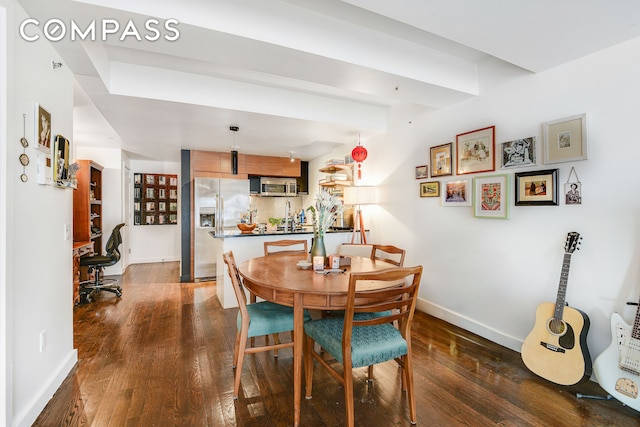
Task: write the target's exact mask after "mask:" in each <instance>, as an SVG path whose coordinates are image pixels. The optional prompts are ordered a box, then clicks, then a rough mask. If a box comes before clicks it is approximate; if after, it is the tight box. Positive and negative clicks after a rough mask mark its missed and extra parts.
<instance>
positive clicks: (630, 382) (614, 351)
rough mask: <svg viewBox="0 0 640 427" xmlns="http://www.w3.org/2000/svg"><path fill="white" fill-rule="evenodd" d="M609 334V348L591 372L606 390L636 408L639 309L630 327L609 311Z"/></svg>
mask: <svg viewBox="0 0 640 427" xmlns="http://www.w3.org/2000/svg"><path fill="white" fill-rule="evenodd" d="M639 307H640V306H639ZM611 337H612V340H611V344H609V347H607V348H606V349H605V350H604V351H603V352H602V353H600V355H599V356H598V357H597V358H596V360H595V362H594V364H593V372H594V374H595V376H596V379H597V380H598V384H600V386H601V387H602V388H603V389H604V390H605V391H606V392H607V393H609V394H610V395H611V396H613V397H615V398H616V399H618V400H619V401H620V402H622V403H624V404H625V405H627V406H630V407H631V408H633V409H635V410H636V411H640V398H639V397H638V387H640V308H639V309H638V312H637V313H636V321H635V322H634V325H633V328H632V327H631V326H630V325H628V324H627V323H626V322H625V321H624V319H622V317H621V316H620V315H619V314H618V313H613V315H612V316H611Z"/></svg>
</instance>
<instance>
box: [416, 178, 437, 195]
mask: <svg viewBox="0 0 640 427" xmlns="http://www.w3.org/2000/svg"><path fill="white" fill-rule="evenodd" d="M420 197H440V181H428V182H421V183H420Z"/></svg>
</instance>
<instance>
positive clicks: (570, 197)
mask: <svg viewBox="0 0 640 427" xmlns="http://www.w3.org/2000/svg"><path fill="white" fill-rule="evenodd" d="M564 202H565V204H567V205H581V204H582V183H580V182H567V183H565V184H564Z"/></svg>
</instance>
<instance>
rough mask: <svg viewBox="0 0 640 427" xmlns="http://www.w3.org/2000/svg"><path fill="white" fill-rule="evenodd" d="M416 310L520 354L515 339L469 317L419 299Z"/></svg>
mask: <svg viewBox="0 0 640 427" xmlns="http://www.w3.org/2000/svg"><path fill="white" fill-rule="evenodd" d="M416 310H420V311H422V312H425V313H427V314H430V315H432V316H434V317H437V318H438V319H441V320H444V321H445V322H449V323H451V324H452V325H455V326H458V327H460V328H462V329H464V330H467V331H469V332H473V333H474V334H477V335H480V336H481V337H483V338H486V339H488V340H490V341H493V342H495V343H498V344H500V345H502V346H504V347H507V348H509V349H511V350H513V351H517V352H518V353H520V349H521V348H522V341H521V340H519V339H517V338H515V337H512V336H509V335H506V334H504V333H503V332H500V331H497V330H495V329H493V328H490V327H488V326H487V325H484V324H481V323H478V322H476V321H474V320H473V319H471V318H469V317H466V316H463V315H461V314H459V313H456V312H453V311H451V310H448V309H446V308H444V307H442V306H439V305H436V304H433V303H432V302H429V301H426V300H423V299H421V298H418V301H417V302H416Z"/></svg>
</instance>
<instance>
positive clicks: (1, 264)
mask: <svg viewBox="0 0 640 427" xmlns="http://www.w3.org/2000/svg"><path fill="white" fill-rule="evenodd" d="M0 28H2V29H4V30H5V31H8V29H7V9H6V8H5V7H0ZM8 89H9V86H8V83H7V34H6V33H5V32H1V31H0V129H4V131H3V132H0V147H3V148H2V149H0V164H1V165H5V167H3V168H2V169H3V170H4V171H5V173H4V174H0V206H1V207H2V209H0V313H4V315H3V316H0V366H1V367H2V369H1V370H0V395H2V399H0V424H3V425H11V415H12V411H11V408H12V401H13V400H12V396H13V393H12V388H13V387H12V383H11V365H12V357H11V353H12V352H11V346H10V344H9V343H10V342H11V337H12V334H11V328H10V325H11V316H12V313H13V311H12V304H9V302H8V301H9V297H10V295H11V294H10V292H9V291H8V289H7V253H8V251H7V212H8V209H9V208H8V203H7V172H6V171H7V170H8V168H7V167H6V165H7V150H8V144H7V139H8V132H9V131H8V129H7V103H8V100H7V92H8Z"/></svg>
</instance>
